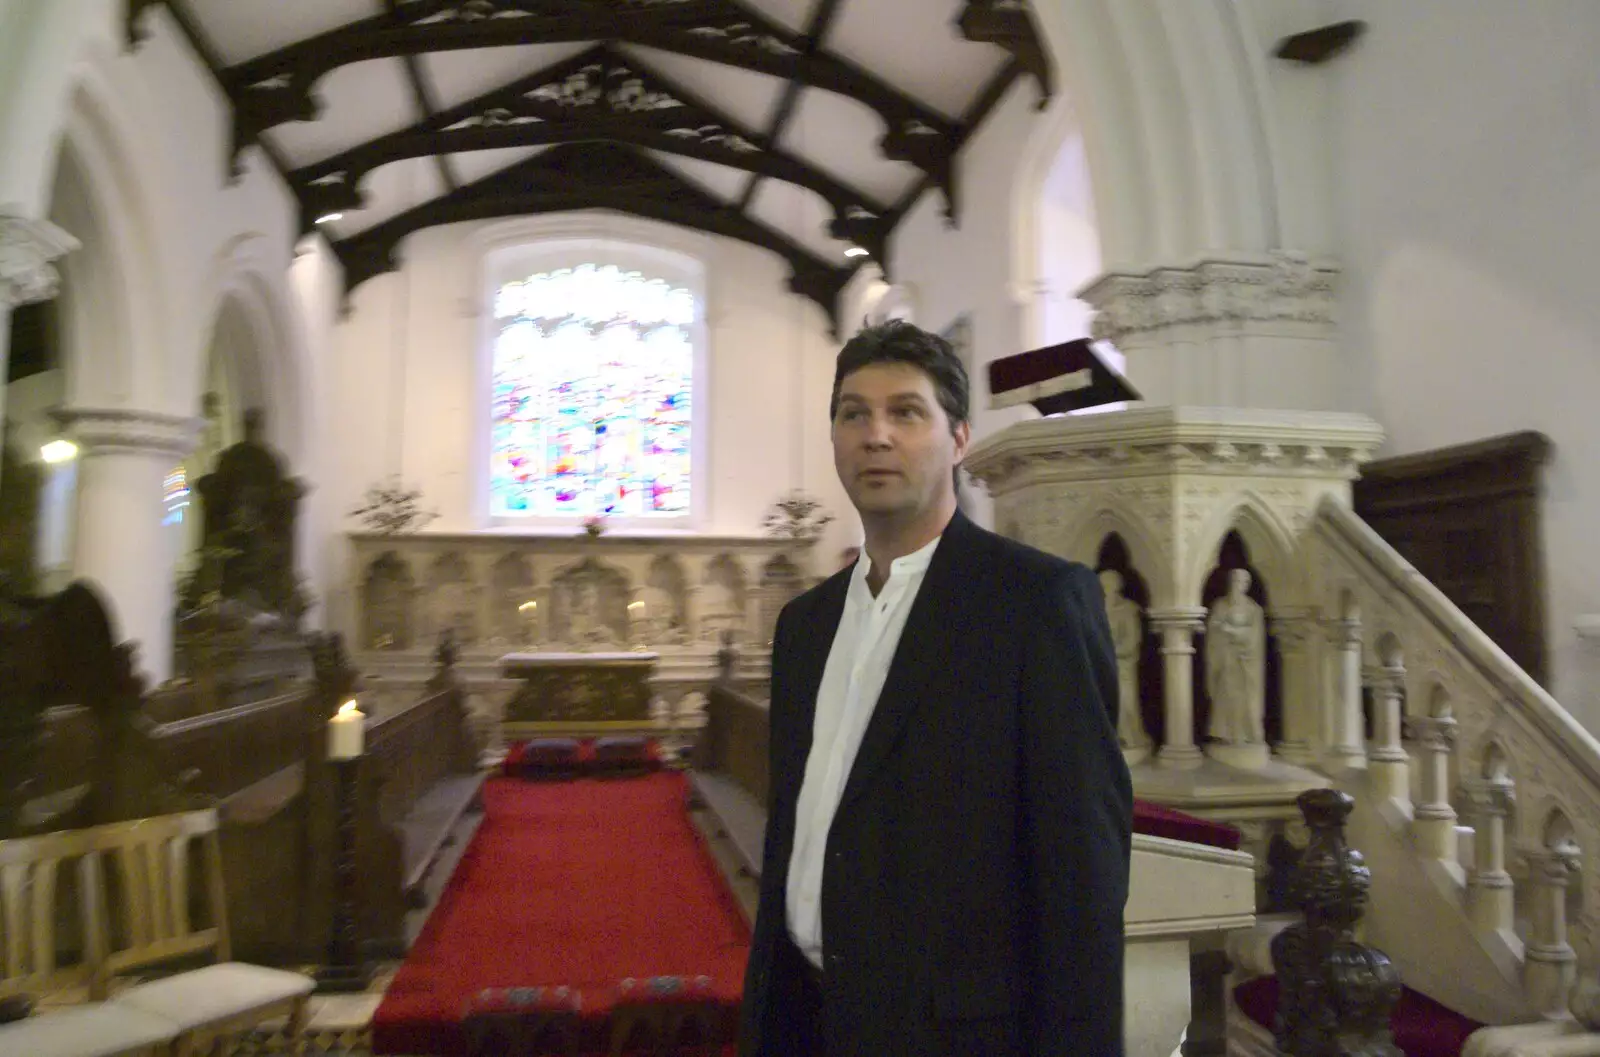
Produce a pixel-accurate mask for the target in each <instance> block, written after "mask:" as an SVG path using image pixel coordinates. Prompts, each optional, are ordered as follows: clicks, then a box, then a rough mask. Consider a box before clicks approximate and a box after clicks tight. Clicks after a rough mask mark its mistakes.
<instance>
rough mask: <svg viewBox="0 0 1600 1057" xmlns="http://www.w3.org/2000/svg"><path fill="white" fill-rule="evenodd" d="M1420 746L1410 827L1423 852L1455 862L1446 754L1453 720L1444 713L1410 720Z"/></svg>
mask: <svg viewBox="0 0 1600 1057" xmlns="http://www.w3.org/2000/svg"><path fill="white" fill-rule="evenodd" d="M1412 728H1413V729H1414V730H1415V731H1416V738H1417V741H1418V742H1419V743H1420V745H1421V746H1422V802H1421V803H1419V804H1418V805H1417V809H1416V815H1415V819H1416V821H1415V825H1414V830H1415V832H1416V835H1417V843H1418V844H1419V845H1421V847H1422V850H1423V852H1424V854H1426V855H1428V856H1430V857H1431V858H1434V859H1443V860H1444V861H1446V862H1455V861H1456V858H1457V851H1456V848H1457V845H1458V843H1459V842H1458V841H1457V839H1456V809H1455V808H1453V807H1451V806H1450V756H1451V754H1452V753H1453V752H1454V751H1455V744H1456V721H1455V720H1454V719H1451V718H1450V717H1448V716H1435V717H1429V718H1424V719H1417V720H1414V721H1413V722H1412Z"/></svg>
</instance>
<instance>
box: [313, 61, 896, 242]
mask: <svg viewBox="0 0 1600 1057" xmlns="http://www.w3.org/2000/svg"><path fill="white" fill-rule="evenodd" d="M596 141H598V142H609V143H626V144H632V145H634V146H640V147H649V148H651V149H653V150H659V151H663V152H666V153H670V154H677V155H680V156H682V157H686V158H694V159H697V160H700V161H706V162H712V163H715V164H719V165H726V166H728V167H730V168H735V169H739V170H741V171H744V172H749V173H759V174H763V175H766V176H771V177H773V178H775V179H779V180H784V181H786V182H789V183H793V184H796V185H798V186H801V187H805V188H807V189H809V190H811V191H814V192H815V193H816V194H818V195H820V196H821V197H823V198H824V199H826V200H827V201H828V202H829V203H830V205H832V207H833V209H834V212H835V217H836V218H844V217H847V216H857V215H860V214H868V215H870V216H873V217H880V216H882V215H883V214H884V213H885V212H887V210H888V204H887V203H883V202H879V201H877V200H876V199H874V198H872V197H870V196H868V195H867V194H865V193H863V192H862V191H860V190H859V189H858V188H854V187H851V186H849V185H847V184H845V183H844V182H842V181H840V180H838V179H836V178H834V177H832V176H830V175H828V174H827V173H826V172H824V171H823V170H821V169H819V168H817V167H816V166H814V165H811V164H810V163H808V162H806V161H805V160H804V159H802V158H799V157H797V156H795V155H792V154H789V153H787V152H785V151H782V150H778V149H776V148H774V147H773V146H772V143H771V140H770V139H768V138H767V137H765V136H763V135H761V134H760V133H758V132H755V131H754V130H752V129H750V128H748V127H745V126H744V125H743V124H742V123H740V122H738V121H737V120H735V119H734V118H732V117H730V116H728V115H727V114H724V113H722V112H721V111H720V110H718V109H716V108H714V107H712V106H711V104H709V103H706V102H704V101H702V100H700V99H698V98H696V97H695V96H694V95H693V94H692V93H690V92H688V91H685V90H684V89H683V88H682V87H681V86H679V85H677V84H675V83H673V82H672V81H671V80H670V79H668V78H666V77H664V76H662V75H660V74H658V73H656V72H654V71H652V70H650V69H649V68H648V67H647V66H646V65H645V64H644V63H641V62H638V61H637V60H635V59H633V58H632V57H629V56H624V55H621V54H619V53H617V52H616V51H614V50H613V49H612V48H611V47H610V46H609V45H605V44H601V45H596V46H595V47H593V48H590V49H588V50H586V51H584V52H583V53H581V54H579V55H576V56H574V57H572V58H570V59H567V60H565V61H563V62H560V63H556V64H554V65H552V66H549V67H546V68H545V69H543V70H541V71H538V72H536V73H533V74H530V75H528V76H526V77H522V78H518V79H517V81H515V82H513V83H512V84H510V85H506V86H504V87H501V88H498V89H496V90H494V91H493V92H488V93H485V94H484V95H481V96H479V97H478V98H476V99H473V100H469V101H467V102H465V103H461V104H459V105H457V106H453V107H450V108H449V109H447V110H443V111H438V112H436V113H434V114H433V115H432V116H430V117H428V118H426V119H424V120H422V121H419V122H417V123H415V124H413V125H412V126H411V127H410V128H406V129H402V130H400V131H398V132H394V133H390V134H388V135H385V136H381V137H379V138H377V139H375V140H372V141H369V142H367V143H364V144H361V145H359V146H356V147H353V148H351V149H349V150H346V151H341V152H340V153H339V154H337V155H334V156H333V157H330V158H326V159H323V160H322V161H319V162H316V163H314V164H311V165H308V166H304V167H302V168H300V169H298V170H296V171H295V172H293V173H292V174H290V178H291V180H292V181H293V182H294V184H295V185H296V187H297V188H300V189H301V190H302V192H303V196H302V197H303V198H304V199H305V200H306V201H307V202H308V212H310V213H314V214H316V215H321V214H323V213H324V212H333V211H338V210H346V209H356V208H360V207H361V205H362V202H361V195H360V193H359V185H360V182H361V180H362V178H363V177H364V176H365V174H367V173H369V172H371V171H372V170H374V169H376V168H378V167H380V166H382V165H386V164H389V163H390V162H394V161H398V160H400V159H403V158H412V157H422V156H426V155H441V154H454V153H461V152H466V151H476V150H493V149H500V148H515V147H535V146H548V145H553V144H559V143H578V142H596ZM316 215H313V216H310V217H308V218H306V220H305V223H311V222H314V221H315V219H316Z"/></svg>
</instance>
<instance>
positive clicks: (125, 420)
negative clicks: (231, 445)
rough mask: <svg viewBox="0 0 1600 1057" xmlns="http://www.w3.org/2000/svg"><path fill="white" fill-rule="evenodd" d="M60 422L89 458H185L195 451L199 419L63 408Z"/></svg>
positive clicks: (124, 411)
mask: <svg viewBox="0 0 1600 1057" xmlns="http://www.w3.org/2000/svg"><path fill="white" fill-rule="evenodd" d="M55 417H56V420H57V421H58V422H60V423H61V425H62V427H63V428H65V429H66V430H67V431H68V432H70V433H71V434H72V437H73V439H74V440H76V441H77V443H78V445H79V446H80V447H81V448H82V449H83V453H84V454H85V455H89V456H92V455H152V456H157V455H159V456H161V457H163V458H171V459H181V458H183V457H184V456H186V455H188V454H189V453H190V452H191V451H193V450H194V445H195V441H196V439H197V438H198V437H199V436H200V430H201V427H203V426H204V425H205V423H204V422H203V421H202V420H201V419H198V418H186V417H184V416H181V415H164V414H160V413H159V412H154V411H133V410H128V409H124V408H84V407H72V408H63V409H61V410H60V411H57V412H56V413H55Z"/></svg>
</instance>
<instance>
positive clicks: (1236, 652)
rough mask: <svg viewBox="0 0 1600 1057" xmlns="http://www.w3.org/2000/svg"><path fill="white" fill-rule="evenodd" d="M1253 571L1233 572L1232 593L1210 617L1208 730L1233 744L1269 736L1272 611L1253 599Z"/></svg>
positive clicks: (1261, 740) (1257, 741)
mask: <svg viewBox="0 0 1600 1057" xmlns="http://www.w3.org/2000/svg"><path fill="white" fill-rule="evenodd" d="M1249 589H1250V574H1249V573H1248V572H1247V571H1245V570H1244V569H1234V570H1232V571H1231V572H1230V573H1229V574H1228V593H1227V594H1226V595H1224V596H1222V597H1221V598H1219V599H1217V601H1216V602H1214V603H1212V606H1211V615H1210V617H1209V618H1208V619H1207V620H1206V691H1207V693H1209V694H1210V695H1211V721H1210V723H1209V724H1208V728H1209V729H1208V730H1207V734H1208V735H1209V736H1210V737H1211V739H1212V740H1213V741H1219V742H1222V743H1224V744H1228V745H1259V744H1263V743H1265V741H1266V733H1265V730H1264V727H1263V722H1264V718H1265V715H1266V661H1267V620H1266V612H1265V611H1264V610H1263V609H1262V608H1261V606H1260V605H1259V604H1257V603H1256V601H1255V600H1254V599H1252V598H1251V597H1250V596H1249V595H1248V594H1246V592H1247V591H1249Z"/></svg>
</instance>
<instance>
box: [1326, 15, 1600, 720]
mask: <svg viewBox="0 0 1600 1057" xmlns="http://www.w3.org/2000/svg"><path fill="white" fill-rule="evenodd" d="M1340 14H1341V15H1342V16H1344V17H1356V18H1362V19H1365V20H1367V21H1368V22H1369V23H1370V26H1371V28H1370V31H1369V33H1368V35H1367V38H1366V39H1365V40H1364V41H1363V42H1362V44H1361V46H1360V47H1359V48H1358V49H1356V50H1355V51H1354V52H1352V53H1351V54H1350V55H1349V56H1347V57H1346V59H1344V60H1343V61H1342V62H1340V63H1339V64H1338V65H1337V66H1335V67H1332V68H1331V69H1332V71H1333V74H1332V75H1333V76H1334V77H1336V79H1337V82H1336V83H1337V95H1336V125H1335V130H1336V132H1335V136H1336V140H1335V149H1334V157H1335V159H1336V165H1337V172H1336V179H1335V180H1334V185H1335V186H1336V187H1337V189H1338V207H1339V215H1340V225H1341V233H1342V244H1343V245H1342V247H1341V250H1340V255H1341V257H1342V258H1343V261H1344V264H1345V269H1346V272H1345V275H1346V278H1345V296H1344V303H1343V306H1342V311H1343V320H1342V340H1343V341H1344V342H1345V348H1346V351H1347V355H1348V358H1349V362H1350V365H1351V372H1350V377H1351V379H1352V382H1353V383H1355V384H1354V386H1353V388H1354V389H1355V390H1356V394H1355V395H1356V400H1357V403H1356V407H1357V409H1358V410H1365V411H1367V412H1368V413H1370V414H1372V415H1374V417H1376V418H1377V419H1378V420H1379V421H1380V422H1382V424H1383V426H1384V428H1385V429H1386V430H1387V431H1388V434H1389V437H1390V445H1389V449H1388V451H1389V453H1394V454H1400V453H1406V452H1413V451H1419V450H1424V449H1428V448H1434V447H1438V446H1441V445H1447V444H1454V443H1458V442H1464V441H1470V440H1476V439H1481V438H1485V437H1489V436H1493V435H1497V434H1502V433H1507V432H1511V431H1514V430H1521V429H1537V430H1540V431H1543V432H1544V433H1546V434H1548V435H1549V436H1550V438H1551V439H1552V441H1553V442H1554V445H1555V449H1556V454H1555V460H1554V463H1553V464H1552V465H1551V466H1550V467H1549V471H1548V473H1549V487H1548V492H1547V495H1546V500H1545V504H1544V511H1545V518H1546V535H1545V543H1546V561H1547V564H1548V576H1547V583H1548V585H1549V588H1548V590H1549V599H1548V601H1549V612H1548V616H1549V622H1550V627H1551V630H1552V647H1553V656H1552V659H1553V675H1554V685H1553V687H1552V690H1553V692H1554V693H1555V696H1556V697H1557V699H1558V700H1560V701H1561V702H1562V703H1563V704H1565V705H1566V706H1567V707H1568V709H1569V710H1571V711H1572V713H1573V714H1574V715H1575V716H1576V717H1577V718H1578V719H1579V720H1580V721H1581V722H1583V723H1584V724H1585V725H1586V726H1587V727H1589V728H1590V729H1591V730H1600V671H1595V670H1588V669H1589V667H1590V666H1591V665H1592V664H1593V662H1592V661H1591V662H1588V664H1586V663H1585V662H1584V661H1583V659H1582V651H1580V649H1579V647H1578V643H1577V641H1576V636H1575V635H1574V633H1573V630H1572V625H1573V621H1574V619H1575V618H1576V617H1578V616H1579V615H1581V614H1586V613H1596V612H1600V550H1597V549H1596V548H1595V546H1594V542H1593V540H1594V533H1595V528H1596V526H1597V525H1600V462H1597V461H1596V459H1595V453H1596V452H1600V413H1597V412H1596V403H1597V400H1600V297H1596V292H1595V278H1594V258H1595V252H1596V247H1597V246H1600V138H1597V137H1596V136H1594V135H1592V134H1591V130H1592V128H1593V125H1594V115H1596V114H1600V73H1597V69H1600V68H1597V67H1596V65H1595V62H1594V56H1595V54H1596V53H1597V51H1600V5H1597V4H1595V3H1593V2H1592V0H1528V2H1525V3H1519V4H1507V3H1503V2H1501V0H1406V3H1403V4H1396V3H1392V2H1386V0H1348V2H1346V3H1343V4H1342V5H1341V10H1340Z"/></svg>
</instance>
